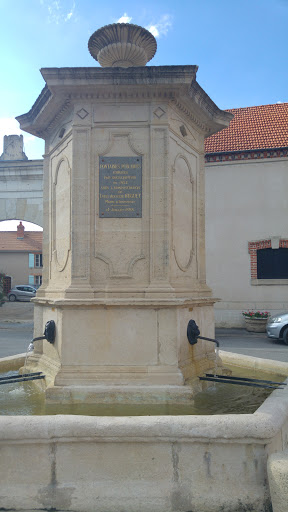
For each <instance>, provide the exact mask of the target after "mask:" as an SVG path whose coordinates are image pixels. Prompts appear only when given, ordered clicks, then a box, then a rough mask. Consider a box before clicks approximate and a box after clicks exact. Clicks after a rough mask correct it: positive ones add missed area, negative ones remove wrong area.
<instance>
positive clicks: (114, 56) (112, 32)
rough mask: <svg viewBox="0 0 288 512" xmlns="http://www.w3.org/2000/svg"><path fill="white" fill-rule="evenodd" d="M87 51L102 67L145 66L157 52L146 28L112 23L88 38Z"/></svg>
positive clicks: (152, 37)
mask: <svg viewBox="0 0 288 512" xmlns="http://www.w3.org/2000/svg"><path fill="white" fill-rule="evenodd" d="M88 49H89V52H90V53H91V55H92V57H93V58H94V59H95V60H98V62H99V64H100V65H101V66H102V67H124V68H128V67H132V66H145V64H146V63H147V62H149V60H151V59H152V57H154V55H155V53H156V50H157V42H156V39H155V37H154V36H153V35H152V34H151V32H149V30H146V28H143V27H139V26H138V25H132V24H130V23H113V24H112V25H106V26H105V27H102V28H99V30H96V32H94V34H92V36H91V37H90V39H89V41H88Z"/></svg>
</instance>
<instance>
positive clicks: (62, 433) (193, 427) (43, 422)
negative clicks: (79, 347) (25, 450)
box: [0, 391, 288, 444]
mask: <svg viewBox="0 0 288 512" xmlns="http://www.w3.org/2000/svg"><path fill="white" fill-rule="evenodd" d="M274 393H275V392H274ZM274 393H273V394H274ZM287 394H288V391H287ZM271 400H272V401H273V398H272V397H271V396H270V397H269V398H268V399H267V401H266V402H270V403H268V404H267V403H266V404H265V405H266V409H265V412H264V411H263V412H262V413H259V412H255V413H254V414H241V415H237V414H227V415H213V416H206V415H203V416H188V417H187V416H165V417H163V416H133V417H132V416H127V417H125V416H124V417H110V416H109V417H108V416H101V417H97V416H72V415H56V416H3V417H1V418H0V429H1V439H0V444H2V443H4V444H6V443H9V442H17V443H19V444H22V443H27V441H29V440H30V441H32V440H35V439H37V440H38V441H41V442H43V443H49V442H51V440H55V441H56V440H57V439H58V440H61V442H73V440H74V441H75V442H79V441H81V440H82V441H88V442H89V441H92V442H97V440H99V442H103V441H104V442H105V441H107V442H110V441H113V442H129V441H130V442H133V441H135V440H137V441H141V442H152V441H156V440H157V442H160V443H165V442H171V441H172V442H174V441H177V440H178V441H180V440H181V441H185V440H186V441H189V442H191V441H193V442H201V441H203V442H207V440H209V439H211V440H212V439H213V442H218V443H223V442H224V443H225V442H229V440H233V441H234V442H235V441H237V442H239V443H241V442H243V441H244V440H245V443H247V442H248V443H249V442H250V443H255V442H256V443H259V444H267V443H269V440H270V439H272V438H273V437H274V436H275V435H277V433H279V431H280V430H281V428H282V426H283V425H284V423H285V422H286V421H287V420H288V396H286V398H285V399H284V403H283V407H279V406H280V403H277V405H276V404H273V403H271ZM281 400H283V397H282V399H281V398H280V397H278V399H277V402H280V401H281ZM262 407H264V405H263V406H262Z"/></svg>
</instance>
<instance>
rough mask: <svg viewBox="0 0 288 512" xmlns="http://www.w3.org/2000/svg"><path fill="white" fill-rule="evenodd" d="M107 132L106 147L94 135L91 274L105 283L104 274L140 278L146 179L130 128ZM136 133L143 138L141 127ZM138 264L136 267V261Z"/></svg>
mask: <svg viewBox="0 0 288 512" xmlns="http://www.w3.org/2000/svg"><path fill="white" fill-rule="evenodd" d="M135 131H136V132H137V130H135ZM133 134H134V132H133ZM97 135H98V132H97ZM106 136H107V138H106V141H107V142H106V148H105V149H104V144H101V145H100V144H99V139H98V137H97V136H96V138H95V140H96V141H97V142H96V144H97V153H96V155H95V156H96V161H95V164H96V165H95V171H96V172H95V196H94V197H95V222H96V230H95V258H96V262H95V270H94V272H93V278H94V279H95V280H96V281H95V284H96V285H98V284H99V285H100V283H101V282H105V283H107V278H108V279H112V280H114V279H119V278H120V279H122V280H123V279H124V280H125V279H129V280H131V278H132V279H136V280H138V281H139V280H141V281H142V280H143V279H144V274H143V265H141V269H142V270H141V271H140V273H139V272H138V273H137V274H135V272H134V267H135V264H136V263H137V262H138V261H139V260H143V259H144V258H145V256H144V253H145V250H144V246H145V233H146V231H145V230H144V229H143V223H145V210H146V206H145V197H146V194H145V189H146V183H145V180H144V181H142V178H143V176H144V175H145V158H144V156H142V154H139V153H138V151H137V150H136V149H135V148H134V146H133V142H132V141H131V137H130V136H131V132H130V131H129V130H125V131H124V130H111V131H110V130H109V131H108V130H107V132H106ZM139 137H140V138H141V137H142V139H143V135H142V131H141V133H140V134H139ZM136 138H137V136H136ZM101 146H102V147H101ZM98 147H99V149H100V148H101V149H100V150H101V153H100V154H99V149H98ZM105 166H107V167H105ZM111 166H112V167H111ZM108 167H109V168H108ZM113 172H114V174H113ZM98 173H99V174H98ZM142 173H143V176H142ZM125 177H126V179H125ZM114 178H115V179H114ZM119 187H121V188H119ZM142 192H143V194H142ZM122 196H123V197H122ZM130 196H131V197H130ZM136 196H137V197H136ZM128 201H130V203H129V204H128ZM128 208H129V210H128ZM108 209H109V210H108ZM124 210H125V211H124ZM103 262H104V263H105V264H106V272H105V268H104V267H103ZM137 267H138V270H139V264H138V263H137ZM105 276H106V277H105Z"/></svg>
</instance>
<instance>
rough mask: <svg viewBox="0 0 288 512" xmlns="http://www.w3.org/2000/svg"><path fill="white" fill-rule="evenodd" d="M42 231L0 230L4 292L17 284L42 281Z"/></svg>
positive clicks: (0, 265) (36, 283)
mask: <svg viewBox="0 0 288 512" xmlns="http://www.w3.org/2000/svg"><path fill="white" fill-rule="evenodd" d="M42 267H43V262H42V231H25V227H24V225H23V224H22V222H20V224H19V225H18V227H17V231H0V273H4V274H5V276H6V279H5V284H4V286H5V292H6V293H7V292H8V291H9V290H10V289H11V288H12V287H13V286H15V285H19V284H30V285H36V286H40V285H41V283H42Z"/></svg>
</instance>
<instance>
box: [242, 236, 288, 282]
mask: <svg viewBox="0 0 288 512" xmlns="http://www.w3.org/2000/svg"><path fill="white" fill-rule="evenodd" d="M248 247H249V254H250V263H251V284H252V285H258V284H266V285H267V284H288V240H286V239H281V238H279V237H274V238H273V237H272V238H271V239H267V240H258V241H255V242H249V244H248Z"/></svg>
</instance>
